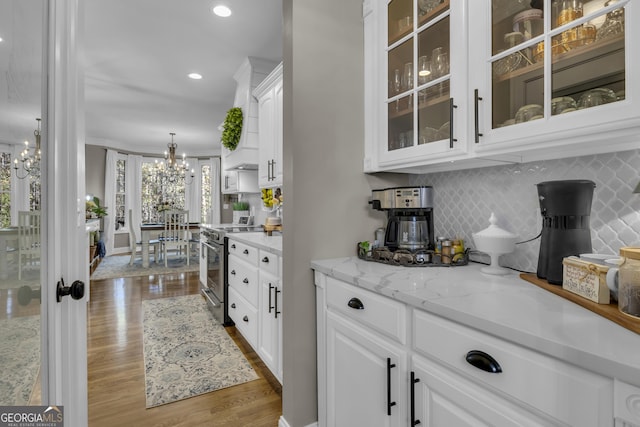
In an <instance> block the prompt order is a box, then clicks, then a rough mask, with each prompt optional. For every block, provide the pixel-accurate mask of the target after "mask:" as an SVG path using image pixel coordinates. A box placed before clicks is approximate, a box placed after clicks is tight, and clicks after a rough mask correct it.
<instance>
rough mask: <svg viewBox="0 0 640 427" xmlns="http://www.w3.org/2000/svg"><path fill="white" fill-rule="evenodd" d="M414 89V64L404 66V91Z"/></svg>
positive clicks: (408, 63) (409, 63)
mask: <svg viewBox="0 0 640 427" xmlns="http://www.w3.org/2000/svg"><path fill="white" fill-rule="evenodd" d="M412 88H413V63H412V62H407V63H406V64H404V75H403V78H402V89H403V90H409V89H412Z"/></svg>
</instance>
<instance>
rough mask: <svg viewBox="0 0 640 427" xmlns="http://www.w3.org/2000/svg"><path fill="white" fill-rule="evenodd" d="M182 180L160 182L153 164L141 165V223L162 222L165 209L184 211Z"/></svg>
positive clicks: (145, 163)
mask: <svg viewBox="0 0 640 427" xmlns="http://www.w3.org/2000/svg"><path fill="white" fill-rule="evenodd" d="M184 185H185V183H184V180H176V181H162V180H161V179H160V178H159V177H158V173H157V170H156V165H155V163H152V162H150V161H145V162H143V163H142V222H162V221H164V218H163V217H162V212H163V211H164V210H166V209H169V208H170V209H184V206H185V200H184V199H185V195H184V192H185V188H184Z"/></svg>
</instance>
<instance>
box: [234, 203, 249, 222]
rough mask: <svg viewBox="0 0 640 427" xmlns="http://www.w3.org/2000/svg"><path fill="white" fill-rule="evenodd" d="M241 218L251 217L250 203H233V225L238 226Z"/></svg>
mask: <svg viewBox="0 0 640 427" xmlns="http://www.w3.org/2000/svg"><path fill="white" fill-rule="evenodd" d="M241 216H249V203H247V202H234V203H233V223H234V224H238V223H239V222H240V217H241Z"/></svg>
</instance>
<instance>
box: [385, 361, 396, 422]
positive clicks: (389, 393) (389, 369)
mask: <svg viewBox="0 0 640 427" xmlns="http://www.w3.org/2000/svg"><path fill="white" fill-rule="evenodd" d="M395 367H396V364H395V363H391V358H390V357H387V415H389V416H391V407H393V406H396V402H392V401H391V368H395Z"/></svg>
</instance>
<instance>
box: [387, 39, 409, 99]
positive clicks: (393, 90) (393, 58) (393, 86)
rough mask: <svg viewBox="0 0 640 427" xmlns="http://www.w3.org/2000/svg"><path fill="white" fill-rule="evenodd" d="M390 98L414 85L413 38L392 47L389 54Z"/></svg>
mask: <svg viewBox="0 0 640 427" xmlns="http://www.w3.org/2000/svg"><path fill="white" fill-rule="evenodd" d="M388 56H389V57H388V62H387V63H388V66H389V69H388V76H389V98H393V97H394V96H396V95H398V94H400V93H402V92H406V91H408V90H410V89H413V87H414V80H415V79H414V75H413V59H412V58H413V39H409V40H407V41H406V42H404V43H402V44H401V45H399V46H396V47H395V48H393V49H391V50H390V51H389V55H388Z"/></svg>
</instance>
